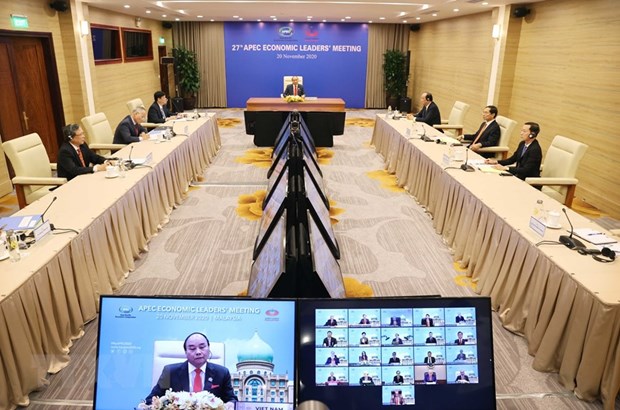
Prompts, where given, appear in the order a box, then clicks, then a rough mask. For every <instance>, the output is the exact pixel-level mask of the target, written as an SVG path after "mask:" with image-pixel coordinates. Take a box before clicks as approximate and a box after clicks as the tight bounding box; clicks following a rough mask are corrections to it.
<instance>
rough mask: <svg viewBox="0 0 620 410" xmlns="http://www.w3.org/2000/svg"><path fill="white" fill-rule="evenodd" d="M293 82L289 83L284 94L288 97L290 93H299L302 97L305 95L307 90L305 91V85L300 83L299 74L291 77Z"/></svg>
mask: <svg viewBox="0 0 620 410" xmlns="http://www.w3.org/2000/svg"><path fill="white" fill-rule="evenodd" d="M291 81H292V82H293V83H292V84H289V85H287V86H286V88H285V89H284V93H282V95H283V96H285V97H288V96H289V95H298V96H300V97H305V96H306V92H305V91H304V86H303V85H301V84H299V78H298V77H297V76H293V78H291Z"/></svg>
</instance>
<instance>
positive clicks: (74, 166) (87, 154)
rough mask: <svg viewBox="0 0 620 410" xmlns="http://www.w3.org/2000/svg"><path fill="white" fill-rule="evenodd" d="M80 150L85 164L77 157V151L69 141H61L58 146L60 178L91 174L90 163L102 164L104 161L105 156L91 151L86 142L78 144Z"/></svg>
mask: <svg viewBox="0 0 620 410" xmlns="http://www.w3.org/2000/svg"><path fill="white" fill-rule="evenodd" d="M80 151H81V152H82V157H84V164H86V166H83V165H82V163H81V162H80V157H78V154H77V151H76V150H75V148H74V147H73V145H71V143H69V142H63V144H62V145H61V146H60V149H59V150H58V176H59V177H60V178H67V180H71V179H73V178H75V177H77V176H78V175H82V174H92V173H93V172H94V171H93V167H92V166H90V164H93V165H95V164H103V163H104V162H105V158H104V157H102V156H101V155H97V154H95V153H94V152H93V151H91V150H90V148H88V145H86V143H84V144H82V145H80Z"/></svg>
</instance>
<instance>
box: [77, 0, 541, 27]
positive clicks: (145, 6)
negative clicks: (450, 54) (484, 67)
mask: <svg viewBox="0 0 620 410" xmlns="http://www.w3.org/2000/svg"><path fill="white" fill-rule="evenodd" d="M537 1H544V0H530V1H529V3H533V2H537ZM83 2H84V3H87V4H89V5H92V6H94V7H98V8H101V9H106V10H112V11H115V12H118V13H124V14H128V15H131V16H135V17H144V18H149V19H154V20H161V21H175V20H177V19H178V21H240V20H241V21H252V22H255V21H259V20H260V21H279V22H285V21H291V20H294V21H297V22H306V21H312V22H316V23H320V22H323V21H326V22H342V21H344V22H351V23H367V22H373V23H404V24H413V23H426V22H429V21H436V20H443V19H447V18H452V17H457V16H463V15H467V14H475V13H480V12H484V11H487V10H490V9H491V8H493V7H497V6H501V5H506V4H512V3H519V2H517V1H515V0H428V1H427V2H425V3H422V2H409V1H399V0H393V1H390V2H380V1H376V0H339V1H338V0H232V1H231V0H168V1H150V0H83ZM127 6H129V8H127ZM455 10H458V11H455ZM235 16H236V17H235Z"/></svg>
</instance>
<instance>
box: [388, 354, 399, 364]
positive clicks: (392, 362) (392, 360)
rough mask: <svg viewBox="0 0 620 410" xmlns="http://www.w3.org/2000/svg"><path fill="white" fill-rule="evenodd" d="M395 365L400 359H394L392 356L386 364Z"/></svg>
mask: <svg viewBox="0 0 620 410" xmlns="http://www.w3.org/2000/svg"><path fill="white" fill-rule="evenodd" d="M396 363H400V358H398V357H394V356H392V357H390V360H389V361H388V364H396Z"/></svg>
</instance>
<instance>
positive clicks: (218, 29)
mask: <svg viewBox="0 0 620 410" xmlns="http://www.w3.org/2000/svg"><path fill="white" fill-rule="evenodd" d="M172 43H173V47H180V46H184V47H185V48H187V49H188V50H192V51H195V52H196V56H197V57H198V67H199V68H200V89H199V90H198V94H197V95H196V106H197V107H226V61H225V60H226V59H225V55H224V23H201V22H180V23H174V26H173V31H172Z"/></svg>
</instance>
